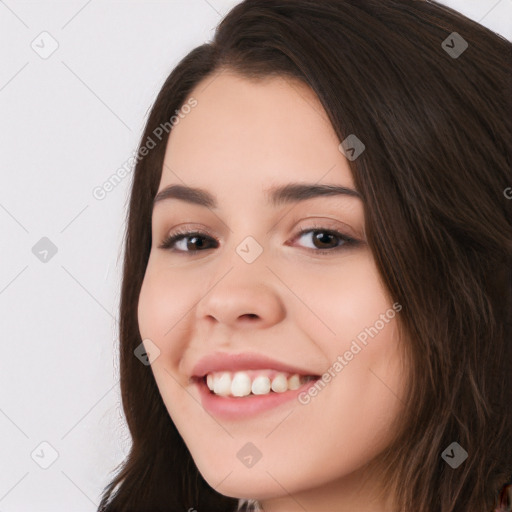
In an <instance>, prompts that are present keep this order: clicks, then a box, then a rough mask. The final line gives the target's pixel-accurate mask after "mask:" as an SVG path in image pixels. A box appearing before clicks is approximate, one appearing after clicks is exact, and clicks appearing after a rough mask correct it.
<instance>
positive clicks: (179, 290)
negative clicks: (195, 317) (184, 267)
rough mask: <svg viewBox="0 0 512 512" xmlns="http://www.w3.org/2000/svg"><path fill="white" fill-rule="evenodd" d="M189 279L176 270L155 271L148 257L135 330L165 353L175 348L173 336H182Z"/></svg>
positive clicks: (169, 353)
mask: <svg viewBox="0 0 512 512" xmlns="http://www.w3.org/2000/svg"><path fill="white" fill-rule="evenodd" d="M189 283H190V281H189V280H188V282H187V280H186V279H185V278H184V277H183V276H181V277H180V273H179V272H172V273H171V272H165V271H158V270H157V267H156V265H153V264H151V260H150V263H149V264H148V267H147V269H146V274H145V276H144V281H143V283H142V288H141V292H140V295H139V303H138V321H139V331H140V335H141V337H142V339H146V338H149V339H151V341H152V342H153V343H155V344H156V345H157V346H158V348H159V349H160V351H161V352H162V353H164V354H165V355H166V356H169V355H172V354H171V348H172V349H173V350H172V352H174V349H177V348H178V346H177V345H176V343H174V340H179V339H182V338H183V336H181V335H180V331H182V330H183V329H184V327H185V326H186V325H187V322H186V321H184V320H186V318H185V317H186V315H187V312H188V311H189V310H190V306H191V300H192V292H193V290H192V289H191V286H190V284H189ZM171 340H173V342H172V343H171Z"/></svg>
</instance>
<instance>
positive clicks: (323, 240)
mask: <svg viewBox="0 0 512 512" xmlns="http://www.w3.org/2000/svg"><path fill="white" fill-rule="evenodd" d="M326 238H327V239H331V240H332V238H333V235H331V234H330V233H324V232H322V231H320V232H319V233H318V234H317V235H316V236H315V240H317V241H319V242H320V243H321V244H329V241H328V240H326Z"/></svg>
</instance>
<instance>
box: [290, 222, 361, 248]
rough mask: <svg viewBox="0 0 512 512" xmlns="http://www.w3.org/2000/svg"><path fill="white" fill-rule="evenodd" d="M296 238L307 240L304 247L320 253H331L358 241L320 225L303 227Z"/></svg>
mask: <svg viewBox="0 0 512 512" xmlns="http://www.w3.org/2000/svg"><path fill="white" fill-rule="evenodd" d="M297 238H298V239H299V240H300V239H304V240H306V241H308V243H307V244H306V247H307V248H308V249H309V250H312V251H314V252H315V253H320V254H326V253H329V252H331V253H332V252H334V251H337V250H340V249H343V248H346V247H347V246H354V245H357V244H358V243H359V241H358V240H356V239H355V238H352V237H350V236H348V235H345V234H343V233H340V232H339V231H336V230H333V229H326V228H322V227H321V226H318V227H316V226H315V227H313V228H309V229H303V230H302V231H300V232H299V234H298V236H297V237H296V239H297Z"/></svg>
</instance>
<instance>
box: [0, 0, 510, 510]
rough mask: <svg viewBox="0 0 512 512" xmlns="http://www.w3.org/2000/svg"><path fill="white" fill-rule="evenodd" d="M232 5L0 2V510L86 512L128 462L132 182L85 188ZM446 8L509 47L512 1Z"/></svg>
mask: <svg viewBox="0 0 512 512" xmlns="http://www.w3.org/2000/svg"><path fill="white" fill-rule="evenodd" d="M236 3H238V1H237V0H167V1H142V0H129V1H124V2H121V1H113V0H88V1H87V0H77V1H64V0H62V1H39V2H34V1H21V0H0V232H1V238H0V240H1V241H0V243H1V246H0V251H1V252H0V254H1V265H0V321H1V323H0V326H1V332H2V335H1V336H2V339H1V348H2V357H1V359H0V389H1V394H0V512H43V511H48V512H49V511H52V512H59V511H66V512H95V511H96V510H97V505H98V503H99V496H100V492H101V490H102V489H103V487H104V486H105V485H106V484H107V483H108V481H109V480H110V477H111V475H110V472H111V471H112V470H113V469H114V467H115V466H116V465H117V464H118V463H119V462H121V460H122V459H123V457H124V455H125V454H126V453H127V450H128V448H129V438H128V436H127V430H126V427H125V424H124V421H123V413H122V410H121V407H120V394H119V385H118V384H119V381H118V361H117V343H118V334H117V315H118V305H119V287H120V273H121V263H122V258H121V255H122V247H121V242H122V236H123V230H124V222H125V215H126V210H125V207H126V201H127V198H128V192H129V187H130V184H131V173H130V174H129V175H128V176H127V177H126V178H125V179H124V180H123V181H122V182H121V183H120V184H119V185H118V186H117V187H116V188H115V189H114V190H112V191H111V192H109V193H108V194H106V196H105V197H104V198H103V199H102V200H100V199H97V198H96V197H95V196H94V195H93V191H94V189H95V187H98V186H101V185H102V184H103V183H104V182H105V181H106V180H108V178H109V177H110V176H111V175H112V174H113V173H115V172H116V170H117V169H118V168H119V167H121V166H122V165H123V164H124V163H125V162H126V161H127V160H128V158H129V157H130V156H131V155H132V154H133V152H134V151H135V150H136V147H137V143H138V141H139V138H140V137H141V133H142V129H143V125H144V122H145V120H146V115H147V112H148V109H149V108H150V106H151V104H152V102H153V100H154V99H155V97H156V94H157V92H158V90H159V88H160V87H161V85H162V83H163V81H164V80H165V78H166V77H167V75H168V74H169V72H170V71H171V69H172V68H173V67H174V66H175V65H176V64H177V62H178V61H179V60H180V59H181V58H182V57H183V56H184V55H185V54H186V53H188V52H189V51H190V50H191V49H193V48H194V47H196V46H198V45H200V44H203V43H204V42H207V41H209V40H210V39H211V37H212V36H213V31H214V29H215V26H216V25H217V23H218V22H219V20H220V19H221V17H222V16H223V15H224V14H225V13H226V12H227V11H228V10H229V9H230V8H231V7H232V6H233V5H235V4H236ZM443 3H446V4H447V5H450V6H451V7H454V8H455V9H457V10H459V11H460V12H462V13H464V14H465V15H467V16H469V17H470V18H472V19H474V20H477V21H479V22H480V23H482V24H483V25H485V26H487V27H489V28H491V29H492V30H494V31H496V32H499V33H501V34H503V35H504V36H505V37H507V38H508V39H509V40H512V21H511V20H512V0H471V1H470V0H450V1H448V0H446V1H443ZM439 43H440V44H441V41H440V42H439ZM52 51H53V53H51V52H52ZM49 53H51V55H49ZM44 237H46V239H48V240H43V241H41V239H42V238H44ZM34 246H35V249H33V248H34ZM41 443H43V444H41ZM46 466H47V467H46ZM45 467H46V469H45Z"/></svg>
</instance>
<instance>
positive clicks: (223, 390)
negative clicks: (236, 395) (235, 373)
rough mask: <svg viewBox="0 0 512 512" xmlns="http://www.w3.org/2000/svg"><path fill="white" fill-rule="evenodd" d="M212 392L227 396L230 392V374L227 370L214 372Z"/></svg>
mask: <svg viewBox="0 0 512 512" xmlns="http://www.w3.org/2000/svg"><path fill="white" fill-rule="evenodd" d="M213 392H214V393H215V394H216V395H221V396H228V395H229V394H230V393H231V374H230V373H229V372H224V373H219V374H214V376H213Z"/></svg>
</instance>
